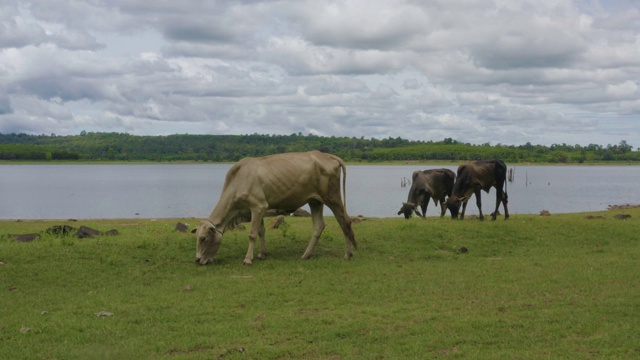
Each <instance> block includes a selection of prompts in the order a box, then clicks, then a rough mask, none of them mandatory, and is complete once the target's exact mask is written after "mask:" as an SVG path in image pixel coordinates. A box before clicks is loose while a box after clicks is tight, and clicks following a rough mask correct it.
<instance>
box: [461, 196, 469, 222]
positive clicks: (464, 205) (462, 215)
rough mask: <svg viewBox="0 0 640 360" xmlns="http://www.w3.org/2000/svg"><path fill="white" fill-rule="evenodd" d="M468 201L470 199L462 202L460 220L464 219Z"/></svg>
mask: <svg viewBox="0 0 640 360" xmlns="http://www.w3.org/2000/svg"><path fill="white" fill-rule="evenodd" d="M468 203H469V199H467V200H465V201H463V202H462V211H461V212H460V220H464V212H465V211H467V204H468Z"/></svg>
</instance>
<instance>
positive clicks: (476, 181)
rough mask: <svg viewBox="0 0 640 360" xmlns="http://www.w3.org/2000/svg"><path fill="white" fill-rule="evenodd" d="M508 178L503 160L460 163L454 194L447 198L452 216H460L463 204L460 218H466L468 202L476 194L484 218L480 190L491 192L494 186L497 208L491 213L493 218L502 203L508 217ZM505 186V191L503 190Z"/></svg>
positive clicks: (505, 215)
mask: <svg viewBox="0 0 640 360" xmlns="http://www.w3.org/2000/svg"><path fill="white" fill-rule="evenodd" d="M506 179H507V166H506V165H505V164H504V162H503V161H502V160H498V159H494V160H478V161H473V162H470V163H466V164H462V165H460V166H459V167H458V176H457V177H456V182H455V184H454V185H453V192H452V195H451V196H450V197H449V199H448V200H447V207H448V208H449V211H450V212H451V218H452V219H457V218H458V211H459V210H460V204H462V213H461V214H460V219H464V211H465V210H466V208H467V202H468V201H469V198H470V197H471V195H473V194H475V195H476V203H477V205H478V211H479V212H480V220H484V216H483V215H482V202H481V200H480V190H484V191H485V192H489V190H490V189H491V187H494V188H496V210H495V211H494V212H493V214H491V220H495V219H496V215H497V214H498V207H500V203H502V205H503V206H504V219H505V220H506V219H508V218H509V210H508V208H507V202H508V197H507V189H506V184H507V182H506ZM503 187H504V191H503V190H502V188H503Z"/></svg>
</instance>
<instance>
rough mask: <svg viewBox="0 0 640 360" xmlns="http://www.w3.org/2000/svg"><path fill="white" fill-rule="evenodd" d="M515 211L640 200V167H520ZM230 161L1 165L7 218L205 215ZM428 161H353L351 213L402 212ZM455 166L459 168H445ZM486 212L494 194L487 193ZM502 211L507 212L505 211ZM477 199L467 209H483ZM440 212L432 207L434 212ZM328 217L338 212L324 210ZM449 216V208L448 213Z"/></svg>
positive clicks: (0, 199)
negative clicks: (415, 175) (403, 182)
mask: <svg viewBox="0 0 640 360" xmlns="http://www.w3.org/2000/svg"><path fill="white" fill-rule="evenodd" d="M507 166H508V167H509V169H511V168H513V169H514V174H515V176H514V181H513V182H509V183H508V185H507V186H508V188H507V193H508V194H509V211H510V213H511V214H512V215H517V214H537V213H539V212H540V211H541V210H548V211H550V212H551V213H552V214H553V213H566V212H586V211H596V210H605V209H607V207H608V205H618V204H640V181H639V179H640V167H639V166H517V165H516V166H513V165H509V164H507ZM230 167H231V165H229V164H116V165H93V164H81V165H67V164H62V165H0V219H4V220H7V219H91V218H138V217H139V218H188V217H195V218H204V217H207V216H208V215H209V213H210V212H211V210H212V209H213V207H214V206H215V204H216V202H217V201H218V197H219V196H220V191H221V189H222V185H223V183H224V177H225V174H226V172H227V170H228V169H229V168H230ZM441 167H442V166H428V165H417V166H416V165H349V166H347V211H348V213H349V214H350V215H352V216H355V215H363V216H367V217H397V216H398V215H396V214H397V212H398V210H399V209H400V206H401V205H402V202H403V201H406V199H407V194H408V192H409V186H407V187H402V186H401V179H402V178H407V179H409V180H410V179H411V174H412V173H413V171H414V170H424V169H430V168H441ZM445 167H446V168H449V169H451V170H454V171H455V170H456V168H457V166H445ZM482 201H483V212H484V213H485V214H489V213H491V212H492V211H493V206H495V191H494V190H491V192H490V193H489V194H486V193H484V192H483V193H482ZM501 212H502V209H501ZM477 213H478V211H477V207H476V205H475V199H474V198H472V199H471V200H470V202H469V205H468V207H467V214H469V215H473V214H477ZM437 214H439V210H437V209H436V208H435V207H433V203H430V204H429V207H428V209H427V216H435V215H437ZM325 215H331V212H330V211H329V210H328V209H327V208H325ZM447 216H449V213H448V212H447Z"/></svg>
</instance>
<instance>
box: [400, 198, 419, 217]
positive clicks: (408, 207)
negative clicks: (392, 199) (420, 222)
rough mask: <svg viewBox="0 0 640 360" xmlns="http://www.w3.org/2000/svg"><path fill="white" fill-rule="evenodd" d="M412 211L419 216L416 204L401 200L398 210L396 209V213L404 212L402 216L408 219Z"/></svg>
mask: <svg viewBox="0 0 640 360" xmlns="http://www.w3.org/2000/svg"><path fill="white" fill-rule="evenodd" d="M414 212H415V213H416V215H418V216H421V215H420V213H419V212H418V207H417V206H416V204H412V203H405V202H403V203H402V207H401V208H400V211H398V215H400V214H404V218H405V219H409V218H410V217H411V214H412V213H414Z"/></svg>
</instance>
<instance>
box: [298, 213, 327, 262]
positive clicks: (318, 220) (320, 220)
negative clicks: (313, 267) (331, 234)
mask: <svg viewBox="0 0 640 360" xmlns="http://www.w3.org/2000/svg"><path fill="white" fill-rule="evenodd" d="M323 206H324V205H322V203H321V202H319V201H309V208H311V220H312V221H313V235H311V240H309V245H307V249H306V250H305V251H304V254H302V258H303V259H308V258H310V257H311V255H313V249H315V248H316V244H317V243H318V239H320V235H322V231H323V230H324V217H323V215H322V207H323Z"/></svg>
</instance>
